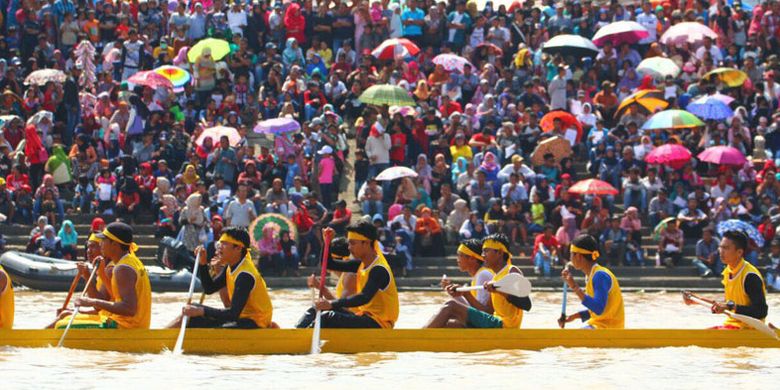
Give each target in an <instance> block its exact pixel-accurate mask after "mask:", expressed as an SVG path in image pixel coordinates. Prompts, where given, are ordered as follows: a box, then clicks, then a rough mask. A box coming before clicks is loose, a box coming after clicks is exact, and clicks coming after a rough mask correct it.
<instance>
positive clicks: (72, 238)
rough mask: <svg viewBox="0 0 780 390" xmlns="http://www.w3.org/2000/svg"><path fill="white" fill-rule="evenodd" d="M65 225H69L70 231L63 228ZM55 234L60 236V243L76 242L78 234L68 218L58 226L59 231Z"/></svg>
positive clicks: (73, 243) (69, 243)
mask: <svg viewBox="0 0 780 390" xmlns="http://www.w3.org/2000/svg"><path fill="white" fill-rule="evenodd" d="M66 227H70V233H68V232H67V231H66V230H65V228H66ZM57 235H58V236H59V237H60V240H61V241H62V245H76V244H78V241H79V234H78V233H76V227H75V226H73V222H71V220H69V219H66V220H65V221H63V222H62V227H61V228H60V231H59V232H58V233H57Z"/></svg>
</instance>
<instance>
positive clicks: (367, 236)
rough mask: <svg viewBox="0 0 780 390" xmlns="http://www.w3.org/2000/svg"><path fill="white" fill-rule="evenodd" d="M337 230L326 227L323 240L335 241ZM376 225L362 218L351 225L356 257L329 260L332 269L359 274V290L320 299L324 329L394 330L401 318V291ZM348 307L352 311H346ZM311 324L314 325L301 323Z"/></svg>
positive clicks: (351, 248)
mask: <svg viewBox="0 0 780 390" xmlns="http://www.w3.org/2000/svg"><path fill="white" fill-rule="evenodd" d="M335 234H336V232H335V231H334V230H333V229H332V228H326V229H324V230H323V239H325V240H331V239H333V236H335ZM377 239H378V233H377V229H376V227H375V226H374V225H373V224H372V223H371V222H370V221H366V220H360V221H357V222H354V223H352V224H351V225H349V226H348V227H347V242H348V246H349V253H350V254H351V255H352V257H353V258H354V259H355V260H336V259H333V261H329V262H328V264H327V267H328V269H329V270H332V271H341V272H353V273H356V274H357V288H356V293H355V294H353V295H350V296H348V297H346V298H339V299H326V298H320V299H318V300H317V301H316V302H315V304H314V307H315V308H316V309H317V310H320V311H321V320H322V327H323V328H384V329H391V328H393V327H394V326H395V322H396V321H397V320H398V311H399V307H398V290H397V289H396V287H395V279H394V278H393V271H392V270H391V269H390V265H389V264H388V263H387V260H386V259H385V256H384V255H383V254H382V251H381V250H380V249H379V241H377ZM345 309H348V310H345ZM298 325H299V326H303V327H308V326H311V324H306V323H303V322H302V323H299V324H298Z"/></svg>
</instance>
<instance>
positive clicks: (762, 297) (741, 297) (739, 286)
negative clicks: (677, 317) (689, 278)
mask: <svg viewBox="0 0 780 390" xmlns="http://www.w3.org/2000/svg"><path fill="white" fill-rule="evenodd" d="M748 240H749V238H748V236H747V235H746V234H745V233H743V232H741V231H736V230H732V231H727V232H725V233H723V239H722V240H721V241H720V244H719V245H718V252H719V253H720V259H721V261H722V262H723V264H724V265H726V268H725V269H724V270H723V286H724V288H725V295H726V297H725V298H726V301H725V302H718V301H713V300H707V299H703V298H700V297H698V296H696V295H694V294H692V293H690V292H688V291H684V292H683V300H684V301H685V303H687V304H689V305H692V304H694V303H702V302H706V304H709V305H711V310H712V312H713V313H715V314H721V313H725V314H729V316H728V318H727V319H726V322H725V323H723V325H720V326H716V327H714V328H715V329H742V328H746V327H755V326H753V325H749V324H746V323H745V322H743V321H740V320H739V319H737V318H734V317H740V316H747V317H749V318H744V317H743V318H744V319H745V320H746V321H748V322H753V321H750V318H755V319H757V320H759V321H760V322H762V323H763V322H764V320H765V319H766V316H767V312H768V311H769V308H768V307H767V304H766V287H765V285H764V278H762V277H761V272H760V271H759V270H758V269H756V267H754V266H753V264H750V263H748V262H747V261H745V258H744V257H743V256H744V255H745V252H747V248H748ZM735 314H736V315H735ZM758 325H759V326H761V324H758Z"/></svg>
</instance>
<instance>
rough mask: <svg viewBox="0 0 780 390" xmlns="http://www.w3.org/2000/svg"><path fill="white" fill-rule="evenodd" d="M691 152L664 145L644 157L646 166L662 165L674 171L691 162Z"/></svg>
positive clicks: (683, 148) (682, 148) (683, 147)
mask: <svg viewBox="0 0 780 390" xmlns="http://www.w3.org/2000/svg"><path fill="white" fill-rule="evenodd" d="M691 157H692V155H691V151H690V150H688V148H686V147H685V146H681V145H677V144H666V145H662V146H659V147H657V148H655V149H653V150H651V151H650V153H648V154H647V157H645V162H646V163H648V164H663V165H666V166H669V167H672V168H674V169H680V168H682V167H683V166H685V164H687V163H688V161H691Z"/></svg>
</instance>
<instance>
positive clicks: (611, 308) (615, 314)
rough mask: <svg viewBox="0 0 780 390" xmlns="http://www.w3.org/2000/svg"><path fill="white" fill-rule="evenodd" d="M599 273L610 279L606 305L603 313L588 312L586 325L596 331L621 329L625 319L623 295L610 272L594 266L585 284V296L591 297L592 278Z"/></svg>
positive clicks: (592, 292)
mask: <svg viewBox="0 0 780 390" xmlns="http://www.w3.org/2000/svg"><path fill="white" fill-rule="evenodd" d="M599 271H601V272H604V273H606V274H607V275H609V277H610V279H612V284H611V287H610V288H609V294H608V295H607V305H606V306H605V307H604V311H603V312H602V313H601V314H596V313H594V312H592V311H590V310H588V312H589V313H590V319H589V320H588V325H590V326H592V327H594V328H596V329H604V328H612V329H623V328H624V327H625V325H626V317H625V312H624V308H623V293H622V292H621V291H620V283H618V280H617V278H616V277H615V275H614V274H613V273H612V271H610V270H608V269H607V268H604V267H602V266H600V265H598V264H596V265H594V266H593V269H591V270H590V275H588V280H587V281H586V282H585V294H587V295H589V296H591V297H592V296H593V294H594V291H593V276H594V275H596V272H599Z"/></svg>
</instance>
